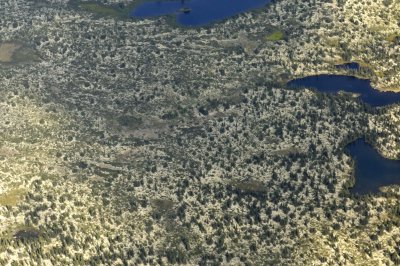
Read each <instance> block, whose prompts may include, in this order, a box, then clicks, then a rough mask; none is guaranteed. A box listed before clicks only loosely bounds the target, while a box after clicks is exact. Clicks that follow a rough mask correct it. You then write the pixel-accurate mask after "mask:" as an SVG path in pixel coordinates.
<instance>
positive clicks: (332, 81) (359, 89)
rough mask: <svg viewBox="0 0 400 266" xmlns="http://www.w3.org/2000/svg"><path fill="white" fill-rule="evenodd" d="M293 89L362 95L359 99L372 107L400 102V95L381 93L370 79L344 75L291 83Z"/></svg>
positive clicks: (299, 80)
mask: <svg viewBox="0 0 400 266" xmlns="http://www.w3.org/2000/svg"><path fill="white" fill-rule="evenodd" d="M287 85H288V87H291V88H314V89H316V90H318V91H321V92H326V93H337V92H339V91H345V92H351V93H357V94H360V96H359V98H360V99H361V100H362V101H364V102H365V103H368V104H369V105H371V106H384V105H389V104H393V103H399V102H400V93H396V92H381V91H378V90H375V89H374V88H372V87H371V83H370V81H369V80H368V79H359V78H356V77H353V76H344V75H325V74H324V75H316V76H308V77H305V78H299V79H294V80H292V81H290V82H289V83H288V84H287Z"/></svg>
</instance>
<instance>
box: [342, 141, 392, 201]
mask: <svg viewBox="0 0 400 266" xmlns="http://www.w3.org/2000/svg"><path fill="white" fill-rule="evenodd" d="M346 150H347V151H348V153H349V154H350V156H351V157H352V158H353V159H354V160H355V177H356V182H355V185H354V187H352V188H351V189H350V192H352V193H355V194H359V195H363V194H368V193H377V192H379V187H381V186H387V185H393V184H400V160H390V159H386V158H384V157H382V156H381V155H380V154H379V153H378V151H376V150H375V149H374V148H373V147H372V146H371V145H370V144H368V143H367V142H366V141H365V139H363V138H361V139H358V140H356V141H354V142H352V143H350V144H348V145H347V146H346Z"/></svg>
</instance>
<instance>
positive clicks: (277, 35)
mask: <svg viewBox="0 0 400 266" xmlns="http://www.w3.org/2000/svg"><path fill="white" fill-rule="evenodd" d="M283 37H284V35H283V33H282V32H281V31H279V30H276V31H274V32H272V33H270V34H268V35H266V36H265V37H264V38H265V40H266V41H268V42H276V41H280V40H282V39H283Z"/></svg>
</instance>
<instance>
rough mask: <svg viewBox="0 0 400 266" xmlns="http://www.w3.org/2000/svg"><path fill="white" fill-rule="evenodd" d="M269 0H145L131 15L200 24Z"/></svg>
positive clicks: (226, 16)
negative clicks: (166, 18) (168, 18)
mask: <svg viewBox="0 0 400 266" xmlns="http://www.w3.org/2000/svg"><path fill="white" fill-rule="evenodd" d="M269 2H270V0H191V1H182V0H178V1H176V0H162V1H146V2H143V3H141V4H139V5H138V6H136V7H135V9H133V10H132V12H131V13H130V16H131V17H136V18H150V17H157V16H165V15H175V16H176V21H177V23H178V24H180V25H182V26H202V25H206V24H209V23H212V22H216V21H220V20H223V19H225V18H228V17H231V16H234V15H236V14H239V13H242V12H245V11H248V10H251V9H256V8H261V7H263V6H265V5H266V4H267V3H269Z"/></svg>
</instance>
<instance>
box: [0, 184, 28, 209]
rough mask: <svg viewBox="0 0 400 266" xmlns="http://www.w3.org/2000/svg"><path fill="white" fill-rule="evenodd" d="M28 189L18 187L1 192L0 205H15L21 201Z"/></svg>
mask: <svg viewBox="0 0 400 266" xmlns="http://www.w3.org/2000/svg"><path fill="white" fill-rule="evenodd" d="M25 193H26V190H25V189H23V188H17V189H12V190H9V191H7V192H5V193H3V194H0V206H15V205H17V204H18V203H19V201H20V200H21V199H22V197H23V196H24V195H25Z"/></svg>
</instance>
